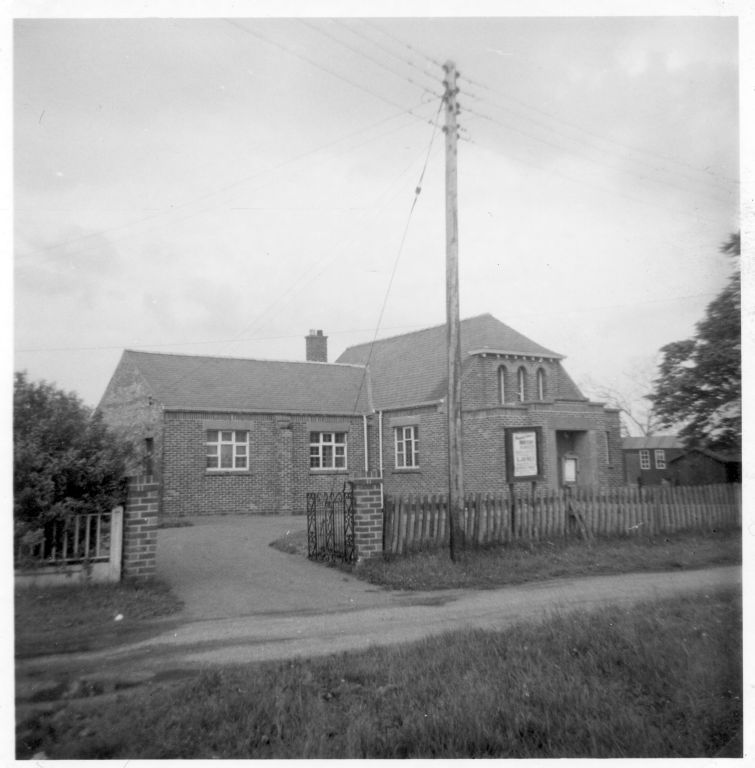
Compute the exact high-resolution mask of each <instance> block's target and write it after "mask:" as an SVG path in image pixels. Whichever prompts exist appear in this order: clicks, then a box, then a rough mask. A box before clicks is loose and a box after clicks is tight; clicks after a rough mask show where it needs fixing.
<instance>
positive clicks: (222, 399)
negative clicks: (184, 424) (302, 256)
mask: <svg viewBox="0 0 755 768" xmlns="http://www.w3.org/2000/svg"><path fill="white" fill-rule="evenodd" d="M123 359H124V361H130V362H131V363H133V364H134V365H135V366H136V368H137V369H138V370H139V372H140V373H141V375H142V376H143V377H144V379H145V381H146V382H147V384H148V385H149V387H150V389H151V390H152V392H153V394H154V397H155V399H156V400H157V401H159V402H160V403H162V404H163V405H164V406H165V407H166V408H170V409H182V408H185V409H188V410H207V411H213V410H219V411H271V412H277V413H313V414H315V413H316V414H322V413H334V414H336V413H337V414H349V413H366V412H368V411H369V410H370V407H369V402H368V386H367V380H366V376H365V369H364V367H362V366H354V365H339V364H336V363H313V362H284V361H274V360H246V359H240V358H229V357H202V356H194V355H171V354H161V353H156V352H136V351H133V350H126V351H125V352H124V353H123Z"/></svg>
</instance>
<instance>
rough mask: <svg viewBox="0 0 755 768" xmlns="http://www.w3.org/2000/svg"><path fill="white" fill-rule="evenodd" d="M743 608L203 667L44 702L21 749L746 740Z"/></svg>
mask: <svg viewBox="0 0 755 768" xmlns="http://www.w3.org/2000/svg"><path fill="white" fill-rule="evenodd" d="M741 609H742V606H741V596H740V595H739V593H737V592H732V591H725V592H720V593H712V594H711V593H707V594H700V595H698V596H695V597H690V598H683V599H675V600H665V601H660V602H656V603H646V604H642V605H639V606H636V607H634V608H619V607H614V608H606V609H602V610H600V611H597V612H594V613H582V614H571V615H568V616H563V617H555V618H552V619H550V620H548V621H545V622H544V623H537V624H535V623H528V624H522V625H520V626H518V627H514V628H513V629H510V630H508V631H505V632H492V631H466V632H456V633H449V634H447V635H443V636H439V637H435V638H432V639H428V640H426V641H423V642H420V643H415V644H411V645H405V646H398V647H393V648H379V649H373V650H369V651H365V652H360V653H348V654H339V655H334V656H331V657H326V658H319V659H311V660H296V661H292V662H280V663H267V664H259V665H249V666H246V667H228V668H224V669H222V670H219V671H207V672H204V673H201V674H199V675H198V676H197V677H196V678H194V679H192V680H191V681H185V682H182V683H174V684H172V685H155V686H151V687H149V688H145V689H141V690H138V691H137V692H131V693H124V694H123V695H121V696H119V697H118V698H117V699H116V700H114V701H110V702H102V703H101V704H97V705H95V706H91V705H90V706H89V707H88V708H87V709H81V708H76V707H75V706H74V705H72V704H69V705H68V706H66V707H65V708H64V709H61V710H60V711H58V712H57V713H56V714H50V713H48V714H37V715H35V716H34V718H33V719H31V720H29V721H26V722H24V723H21V724H19V730H18V733H19V734H22V735H20V736H19V740H18V742H17V757H19V758H24V757H29V756H31V755H32V754H34V753H40V752H43V753H44V754H45V755H46V756H47V757H48V758H50V759H87V758H89V759H92V758H95V759H113V758H118V759H126V758H148V759H158V758H174V759H175V758H183V759H190V758H237V759H239V758H399V757H401V758H403V757H415V758H430V757H443V758H466V757H497V758H506V757H510V758H531V757H537V758H554V757H573V758H585V757H591V758H604V757H614V758H616V757H711V756H728V757H735V756H741V751H742V643H741ZM92 703H94V702H92Z"/></svg>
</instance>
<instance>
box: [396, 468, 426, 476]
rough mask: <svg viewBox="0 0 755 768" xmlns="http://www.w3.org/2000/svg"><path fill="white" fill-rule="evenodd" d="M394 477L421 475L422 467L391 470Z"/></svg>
mask: <svg viewBox="0 0 755 768" xmlns="http://www.w3.org/2000/svg"><path fill="white" fill-rule="evenodd" d="M391 474H392V475H421V474H422V470H421V469H420V467H395V468H394V469H392V470H391Z"/></svg>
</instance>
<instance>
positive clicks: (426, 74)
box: [335, 19, 437, 78]
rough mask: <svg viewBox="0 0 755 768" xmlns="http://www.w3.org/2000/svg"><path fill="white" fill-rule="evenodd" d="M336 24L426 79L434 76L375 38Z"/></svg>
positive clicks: (338, 20) (342, 23)
mask: <svg viewBox="0 0 755 768" xmlns="http://www.w3.org/2000/svg"><path fill="white" fill-rule="evenodd" d="M335 22H336V23H337V24H340V25H341V26H342V27H343V28H344V29H347V30H348V31H349V32H351V33H352V34H353V35H356V36H358V37H360V38H362V40H366V41H367V42H368V43H371V44H372V45H374V46H375V47H376V48H379V49H380V50H381V51H383V52H384V53H387V54H388V55H389V56H392V57H393V58H395V59H397V60H398V61H400V62H402V63H403V64H408V65H409V66H410V67H412V68H413V69H416V70H417V71H418V72H420V73H421V74H422V75H424V76H425V77H430V78H432V75H429V74H428V72H427V69H425V68H423V67H420V66H419V65H418V64H415V63H414V62H413V61H412V60H411V59H407V58H405V57H403V56H399V55H398V54H397V53H395V52H393V51H391V50H390V48H388V47H387V46H385V45H382V44H381V43H379V42H377V40H374V39H373V38H371V37H368V36H367V35H365V34H363V33H361V32H359V31H358V30H357V29H355V28H354V27H351V26H349V25H348V24H346V23H344V22H343V21H342V20H340V19H335ZM436 66H437V65H435V64H433V67H434V68H435V67H436Z"/></svg>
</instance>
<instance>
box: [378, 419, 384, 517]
mask: <svg viewBox="0 0 755 768" xmlns="http://www.w3.org/2000/svg"><path fill="white" fill-rule="evenodd" d="M377 414H378V464H379V467H378V471H379V473H380V507H381V509H385V499H384V497H383V412H382V411H378V412H377Z"/></svg>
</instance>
